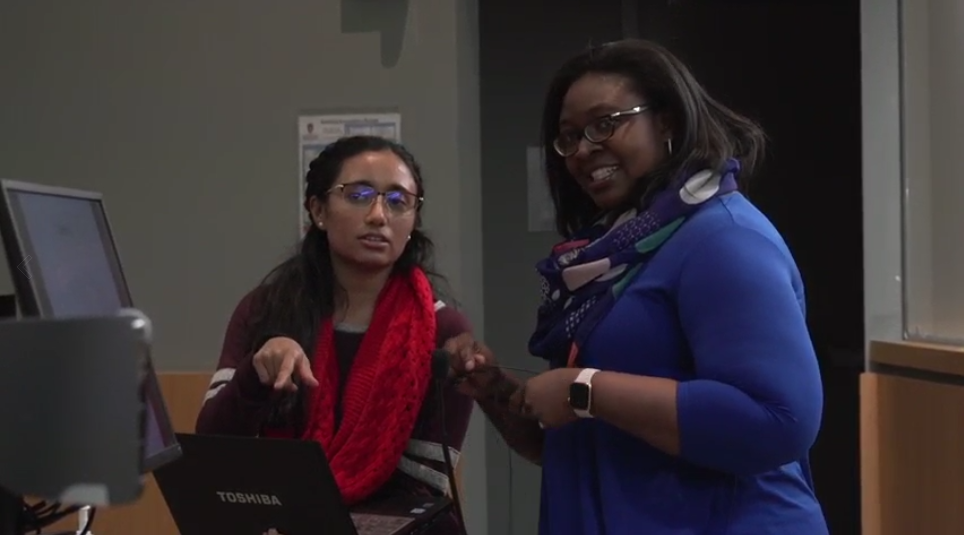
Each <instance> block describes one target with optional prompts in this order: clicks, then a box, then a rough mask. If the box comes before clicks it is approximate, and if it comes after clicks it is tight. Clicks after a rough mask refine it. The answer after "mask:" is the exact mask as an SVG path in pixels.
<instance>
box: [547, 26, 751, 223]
mask: <svg viewBox="0 0 964 535" xmlns="http://www.w3.org/2000/svg"><path fill="white" fill-rule="evenodd" d="M589 73H605V74H618V75H622V76H625V77H626V78H627V79H629V80H630V81H631V82H632V83H633V85H634V89H635V90H636V92H637V93H639V94H640V96H643V97H645V98H646V101H647V103H648V104H649V105H650V108H651V109H652V111H653V112H654V113H657V114H664V115H665V117H666V118H667V119H668V121H669V125H670V127H671V129H672V132H673V140H672V143H673V148H674V151H673V154H672V155H670V157H669V158H667V159H666V161H664V162H663V163H662V164H661V165H659V166H658V167H657V168H656V169H654V170H653V171H652V172H650V173H649V175H648V176H646V177H642V180H640V181H639V182H637V186H636V187H637V191H636V192H634V193H635V195H634V196H633V198H632V199H631V202H632V203H634V204H636V203H642V204H643V205H645V204H646V202H647V201H648V200H649V199H650V198H651V195H652V194H653V193H655V192H657V191H660V190H662V189H664V188H666V187H667V186H668V185H669V183H670V182H671V181H672V180H673V179H675V178H676V177H677V176H678V175H679V174H680V173H681V172H683V171H684V170H692V171H696V170H700V169H721V168H722V167H723V165H724V163H725V162H726V160H727V159H728V158H738V159H739V160H740V163H741V168H742V170H741V172H740V179H741V181H744V180H746V179H747V178H749V177H751V176H752V175H753V174H754V173H755V172H756V170H757V167H758V166H759V165H760V164H761V163H762V160H763V157H764V151H765V146H766V136H765V135H764V133H763V130H762V129H761V128H760V126H759V125H757V124H756V123H755V122H753V121H751V120H750V119H748V118H746V117H743V116H741V115H739V114H737V113H735V112H733V111H732V110H730V109H729V108H727V107H726V106H724V105H723V104H721V103H720V102H718V101H717V100H715V99H714V98H713V97H711V96H710V95H709V94H708V93H707V92H706V90H705V89H703V87H702V86H701V85H700V83H699V82H698V81H697V80H696V78H694V77H693V75H692V73H690V70H689V69H688V68H687V67H686V65H685V64H684V63H683V62H682V61H680V60H679V59H678V58H677V57H676V56H674V55H673V54H672V53H671V52H669V51H668V50H666V49H665V48H663V47H662V46H660V45H658V44H656V43H653V42H651V41H645V40H641V39H626V40H622V41H614V42H611V43H606V44H602V45H597V46H592V47H590V48H589V49H587V50H585V51H583V52H582V53H580V54H578V55H576V56H575V57H573V58H571V59H569V60H568V61H567V62H566V63H565V64H563V66H562V67H561V68H560V69H559V70H558V71H557V73H556V75H555V77H554V78H553V80H552V83H551V84H550V86H549V91H548V94H547V95H546V100H545V106H544V108H543V114H542V143H543V151H544V158H545V164H546V173H547V176H548V181H549V190H550V193H551V194H552V201H553V204H554V205H555V208H556V229H557V231H558V232H559V234H561V235H562V236H565V237H569V236H571V235H572V234H573V233H574V232H576V231H578V230H580V229H582V228H585V227H586V226H588V225H591V224H593V223H594V222H595V221H596V220H597V219H598V218H599V216H600V215H601V214H600V210H599V208H597V207H596V205H595V204H594V203H593V201H592V199H591V198H590V197H589V195H587V194H586V193H585V192H583V191H582V189H581V188H580V187H579V185H578V184H577V183H576V181H575V179H573V177H572V175H571V174H570V173H569V171H568V170H567V169H566V163H565V159H564V158H563V157H561V156H559V154H558V153H556V151H555V149H554V148H553V146H552V142H553V140H555V138H556V136H558V135H559V114H560V113H561V112H562V103H563V100H564V99H565V97H566V93H567V92H568V91H569V87H570V86H571V85H572V84H573V83H574V82H575V81H576V80H578V79H579V78H581V77H582V76H584V75H586V74H589Z"/></svg>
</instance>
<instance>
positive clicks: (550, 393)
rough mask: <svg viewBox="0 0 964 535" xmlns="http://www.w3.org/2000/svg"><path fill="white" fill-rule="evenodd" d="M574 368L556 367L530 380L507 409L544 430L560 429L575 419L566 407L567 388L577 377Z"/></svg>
mask: <svg viewBox="0 0 964 535" xmlns="http://www.w3.org/2000/svg"><path fill="white" fill-rule="evenodd" d="M579 371H580V370H579V369H578V368H557V369H555V370H550V371H547V372H544V373H540V374H539V375H537V376H535V377H532V378H531V379H529V380H528V381H526V382H525V385H524V387H523V388H520V389H519V390H518V392H516V394H515V397H517V398H518V399H514V400H513V403H512V404H511V406H515V407H519V410H520V412H521V413H522V414H523V415H525V416H527V417H529V418H532V419H534V420H537V421H538V422H539V423H540V424H541V426H542V427H543V428H545V429H549V428H552V427H560V426H563V425H565V424H568V423H570V422H573V421H575V420H577V419H579V417H578V416H576V413H574V412H573V411H572V407H571V406H569V385H571V384H572V383H573V381H575V380H576V376H578V375H579Z"/></svg>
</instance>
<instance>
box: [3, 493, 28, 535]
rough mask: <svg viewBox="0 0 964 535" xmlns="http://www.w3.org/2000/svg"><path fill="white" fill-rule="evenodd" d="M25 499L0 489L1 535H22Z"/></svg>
mask: <svg viewBox="0 0 964 535" xmlns="http://www.w3.org/2000/svg"><path fill="white" fill-rule="evenodd" d="M22 522H23V497H22V496H19V495H17V494H13V493H11V492H8V491H7V490H6V489H4V488H3V487H0V535H22V534H23V528H24V526H23V525H22Z"/></svg>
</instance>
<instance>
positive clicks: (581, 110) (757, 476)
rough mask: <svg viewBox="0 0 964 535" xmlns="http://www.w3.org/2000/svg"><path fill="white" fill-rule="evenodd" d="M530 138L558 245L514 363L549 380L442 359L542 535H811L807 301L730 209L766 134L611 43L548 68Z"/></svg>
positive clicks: (482, 354) (743, 213)
mask: <svg viewBox="0 0 964 535" xmlns="http://www.w3.org/2000/svg"><path fill="white" fill-rule="evenodd" d="M542 133H543V138H544V140H545V164H546V169H547V172H548V179H549V186H550V188H551V192H552V198H553V201H554V203H555V209H556V225H557V228H558V231H559V232H560V233H561V234H562V235H563V236H564V237H565V238H566V241H565V242H564V243H562V244H560V245H557V246H556V247H555V248H554V249H553V251H552V252H551V254H550V255H549V256H548V257H547V258H546V259H545V260H543V261H541V262H540V263H539V264H538V270H539V272H540V273H541V275H542V278H543V285H542V287H543V288H542V289H543V303H542V305H541V307H540V309H539V313H538V325H537V328H536V331H535V333H534V334H533V336H532V339H531V341H530V345H529V351H530V352H531V353H532V354H534V355H536V356H539V357H542V358H544V359H546V360H548V361H549V363H550V367H551V370H550V371H547V372H545V373H542V374H540V375H538V376H536V377H533V378H531V379H529V380H528V381H525V382H524V383H522V382H519V381H517V380H515V379H513V378H512V377H510V376H508V374H506V373H503V372H501V371H499V370H498V368H497V365H496V364H495V359H494V358H493V356H492V354H491V352H489V351H488V349H487V348H485V347H484V346H483V345H482V344H480V343H478V342H475V341H474V340H472V339H471V337H469V336H463V337H459V338H456V339H453V340H450V341H449V343H448V345H447V348H448V349H449V350H450V351H452V352H453V354H455V355H456V356H457V358H456V361H455V363H454V365H453V366H454V368H455V369H456V370H455V371H456V373H462V374H464V379H465V380H464V381H463V384H462V389H463V391H465V392H466V393H469V394H471V395H473V396H474V397H475V398H476V399H477V400H478V401H479V403H480V405H481V406H482V408H483V409H484V410H485V412H486V413H487V414H488V416H489V418H490V419H491V420H492V421H493V423H494V424H495V425H496V426H497V427H498V429H499V430H500V432H501V433H502V435H503V436H504V437H505V439H506V441H507V442H508V443H509V445H510V446H511V447H513V448H514V449H515V450H516V451H517V452H518V453H520V454H521V455H522V456H524V457H526V458H528V459H530V460H531V461H533V462H536V463H539V464H541V465H542V474H543V475H542V506H541V518H540V533H541V535H597V534H598V535H604V534H605V535H664V534H666V535H669V534H672V535H697V534H699V535H825V534H826V533H827V527H826V524H825V521H824V518H823V513H822V511H821V508H820V505H819V503H818V502H817V500H816V498H815V496H814V491H813V482H812V480H811V478H810V468H809V462H808V451H809V449H810V447H811V445H812V444H813V442H814V439H815V438H816V436H817V431H818V429H819V427H820V416H821V410H822V388H821V384H820V376H819V372H818V367H817V361H816V357H815V355H814V350H813V347H812V345H811V342H810V336H809V333H808V331H807V326H806V322H805V310H804V290H803V284H802V282H801V279H800V273H799V272H798V270H797V267H796V265H795V263H794V260H793V257H792V256H791V254H790V251H789V250H788V249H787V246H786V244H785V243H784V241H783V239H782V238H781V237H780V234H779V233H778V232H777V231H776V229H775V228H774V227H773V225H772V224H771V223H770V222H769V221H768V220H767V219H766V217H765V216H763V214H761V213H760V212H759V211H758V210H757V209H756V208H755V207H754V206H753V205H752V204H750V202H749V201H747V199H746V198H744V197H743V196H742V195H741V194H740V193H739V192H738V191H737V180H738V179H746V178H747V177H748V176H750V175H751V174H752V172H753V171H754V168H755V167H756V165H757V164H758V163H759V162H760V159H761V157H762V154H763V150H764V135H763V132H762V131H761V130H760V128H759V127H758V126H757V125H756V124H754V123H753V122H752V121H750V120H748V119H746V118H744V117H741V116H740V115H738V114H736V113H734V112H733V111H731V110H729V109H727V108H726V107H724V106H723V105H722V104H720V103H719V102H717V101H716V100H714V99H713V98H712V97H710V96H709V95H708V94H707V93H706V91H705V90H704V89H703V88H702V87H701V86H700V85H699V83H698V82H697V81H696V80H695V79H694V78H693V76H692V75H691V74H690V72H689V70H688V69H687V68H686V67H685V65H683V63H681V62H680V61H679V60H678V59H677V58H675V57H674V56H673V55H672V54H670V53H669V52H668V51H666V50H665V49H663V48H661V47H659V46H658V45H655V44H653V43H650V42H645V41H639V40H627V41H619V42H615V43H609V44H605V45H602V46H596V47H593V48H591V49H589V50H587V51H585V52H583V53H582V54H580V55H578V56H576V57H574V58H572V59H570V60H569V61H568V62H566V64H565V65H563V67H562V69H560V71H559V72H558V74H557V75H556V77H555V79H554V81H553V82H552V85H551V87H550V89H549V93H548V96H547V98H546V103H545V111H544V116H543V124H542ZM817 209H819V208H817Z"/></svg>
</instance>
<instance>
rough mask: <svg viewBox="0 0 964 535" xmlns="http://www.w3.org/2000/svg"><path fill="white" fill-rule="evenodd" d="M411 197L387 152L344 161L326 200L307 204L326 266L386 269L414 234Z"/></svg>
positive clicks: (406, 175) (399, 166) (412, 187)
mask: <svg viewBox="0 0 964 535" xmlns="http://www.w3.org/2000/svg"><path fill="white" fill-rule="evenodd" d="M417 192H418V184H417V183H416V181H415V178H414V177H413V176H412V171H411V170H410V169H409V168H408V166H407V165H405V162H403V161H402V159H401V158H399V157H398V156H397V155H395V153H393V152H392V151H390V150H384V151H377V152H375V151H370V152H364V153H362V154H359V155H357V156H354V157H351V158H348V159H347V160H345V161H344V163H342V166H341V172H340V173H339V175H338V178H337V179H336V180H335V183H334V184H333V185H332V188H331V189H330V190H329V193H328V195H327V198H326V199H325V200H321V199H319V198H317V197H314V198H312V200H311V213H312V217H313V219H314V221H315V222H316V224H318V225H319V227H320V228H322V229H323V230H324V231H325V232H326V233H327V234H328V244H329V246H330V248H331V255H332V262H334V263H336V264H347V265H349V266H353V267H355V268H356V269H357V268H361V269H364V270H366V271H368V270H383V269H387V268H390V267H391V266H392V265H393V264H394V263H395V261H396V260H398V258H399V257H400V256H401V255H402V252H403V251H404V250H405V246H406V245H407V243H408V239H409V236H411V234H412V231H413V230H414V229H415V221H416V215H417V207H418V204H419V202H420V201H419V199H418V195H417Z"/></svg>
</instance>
